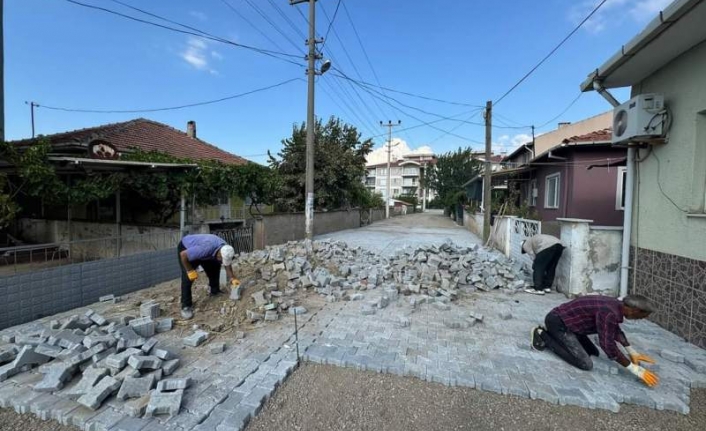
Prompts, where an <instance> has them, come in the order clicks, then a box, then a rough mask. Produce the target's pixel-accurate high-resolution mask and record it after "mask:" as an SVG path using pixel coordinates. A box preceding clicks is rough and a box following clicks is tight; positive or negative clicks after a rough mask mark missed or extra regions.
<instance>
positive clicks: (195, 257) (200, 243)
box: [177, 234, 240, 320]
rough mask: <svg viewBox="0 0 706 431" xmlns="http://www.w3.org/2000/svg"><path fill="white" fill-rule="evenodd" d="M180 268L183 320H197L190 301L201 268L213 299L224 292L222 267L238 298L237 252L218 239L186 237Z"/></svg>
mask: <svg viewBox="0 0 706 431" xmlns="http://www.w3.org/2000/svg"><path fill="white" fill-rule="evenodd" d="M177 250H178V252H179V266H180V267H181V317H182V318H184V319H186V320H188V319H191V318H192V317H194V310H193V302H192V298H191V285H192V284H193V283H194V281H196V279H197V278H198V277H199V274H198V273H197V272H196V268H198V267H199V266H201V268H203V270H204V272H205V273H206V276H207V277H208V285H209V286H210V288H211V290H210V293H209V294H210V295H211V296H215V295H218V294H220V293H222V292H221V289H220V277H221V264H222V265H223V266H225V269H226V275H227V277H228V280H229V283H230V285H231V287H232V288H234V289H236V292H237V294H238V296H239V289H240V281H238V279H237V278H235V276H234V275H233V268H232V267H231V265H232V264H233V258H234V257H235V250H233V247H231V246H229V245H228V244H226V242H225V241H224V240H223V239H222V238H221V237H219V236H216V235H210V234H199V235H186V236H185V237H184V238H182V240H181V242H179V246H178V247H177Z"/></svg>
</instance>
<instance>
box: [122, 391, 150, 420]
mask: <svg viewBox="0 0 706 431" xmlns="http://www.w3.org/2000/svg"><path fill="white" fill-rule="evenodd" d="M153 392H154V390H151V391H149V392H148V393H147V394H145V395H144V396H142V397H140V398H137V399H134V400H129V401H127V402H126V403H125V404H124V405H123V412H124V413H125V414H126V415H128V416H130V417H133V418H140V417H142V416H143V415H144V414H145V411H146V410H147V404H149V402H150V397H151V396H152V393H153Z"/></svg>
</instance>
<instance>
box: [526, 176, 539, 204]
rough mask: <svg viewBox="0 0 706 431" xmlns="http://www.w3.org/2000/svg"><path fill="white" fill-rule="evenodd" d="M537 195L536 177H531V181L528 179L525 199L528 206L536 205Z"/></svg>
mask: <svg viewBox="0 0 706 431" xmlns="http://www.w3.org/2000/svg"><path fill="white" fill-rule="evenodd" d="M537 195H538V190H537V179H533V180H532V181H530V186H529V198H528V199H527V201H528V202H529V206H531V207H536V206H537Z"/></svg>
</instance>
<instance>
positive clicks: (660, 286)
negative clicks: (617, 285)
mask: <svg viewBox="0 0 706 431" xmlns="http://www.w3.org/2000/svg"><path fill="white" fill-rule="evenodd" d="M630 253H631V258H630V262H631V263H634V268H633V270H632V271H631V272H630V293H636V294H640V295H645V296H647V297H648V298H650V299H651V300H652V301H653V302H654V303H655V306H656V307H657V310H656V311H655V312H654V313H653V314H652V316H650V320H652V321H654V322H655V323H657V324H658V325H660V326H662V327H663V328H665V329H667V330H669V331H672V332H674V333H675V334H677V335H679V336H681V337H683V338H684V339H686V340H687V341H689V342H690V343H693V344H695V345H697V346H699V347H703V348H706V262H704V261H700V260H695V259H689V258H686V257H682V256H675V255H672V254H667V253H661V252H658V251H654V250H648V249H644V248H635V247H631V250H630ZM635 253H637V256H635ZM635 257H637V260H635Z"/></svg>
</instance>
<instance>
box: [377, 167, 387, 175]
mask: <svg viewBox="0 0 706 431" xmlns="http://www.w3.org/2000/svg"><path fill="white" fill-rule="evenodd" d="M382 175H387V168H378V177H379V176H382Z"/></svg>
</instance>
